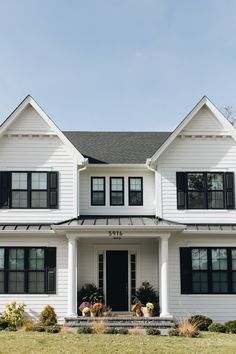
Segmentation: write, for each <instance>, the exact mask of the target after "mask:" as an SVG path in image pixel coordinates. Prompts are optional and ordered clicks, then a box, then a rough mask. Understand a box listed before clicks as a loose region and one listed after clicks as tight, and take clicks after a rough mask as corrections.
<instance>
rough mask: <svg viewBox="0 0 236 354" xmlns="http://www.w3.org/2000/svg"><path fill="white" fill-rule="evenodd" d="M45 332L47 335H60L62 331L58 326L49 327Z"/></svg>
mask: <svg viewBox="0 0 236 354" xmlns="http://www.w3.org/2000/svg"><path fill="white" fill-rule="evenodd" d="M45 330H46V332H47V333H59V332H60V331H61V327H60V326H58V325H54V326H48V327H46V328H45Z"/></svg>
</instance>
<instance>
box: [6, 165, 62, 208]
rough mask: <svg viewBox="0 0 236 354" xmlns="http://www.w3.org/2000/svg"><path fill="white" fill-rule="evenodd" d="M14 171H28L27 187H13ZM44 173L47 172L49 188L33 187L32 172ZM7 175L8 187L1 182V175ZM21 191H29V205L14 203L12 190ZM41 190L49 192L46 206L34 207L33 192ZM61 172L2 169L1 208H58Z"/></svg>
mask: <svg viewBox="0 0 236 354" xmlns="http://www.w3.org/2000/svg"><path fill="white" fill-rule="evenodd" d="M13 173H26V174H27V189H15V188H14V189H13V188H12V174H13ZM34 173H39V174H40V173H42V174H45V173H46V174H47V189H32V174H34ZM3 174H4V176H6V177H5V180H7V187H5V186H4V184H1V175H3ZM5 184H6V182H5ZM15 191H19V192H20V191H21V192H26V193H27V206H26V207H15V206H13V205H12V192H15ZM35 191H39V192H40V191H41V192H45V191H46V192H47V205H46V207H38V206H37V207H33V206H32V192H35ZM58 195H59V172H58V171H22V170H20V171H0V209H14V210H18V209H20V210H26V209H36V210H37V209H40V210H41V209H42V210H46V209H58V208H59V196H58ZM3 197H4V200H2V199H3Z"/></svg>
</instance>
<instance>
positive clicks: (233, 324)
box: [225, 320, 236, 333]
mask: <svg viewBox="0 0 236 354" xmlns="http://www.w3.org/2000/svg"><path fill="white" fill-rule="evenodd" d="M225 328H226V332H227V333H236V321H235V320H234V321H228V322H225Z"/></svg>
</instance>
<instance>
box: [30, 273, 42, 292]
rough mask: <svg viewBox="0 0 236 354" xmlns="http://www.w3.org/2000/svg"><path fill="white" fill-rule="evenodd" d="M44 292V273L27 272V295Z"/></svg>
mask: <svg viewBox="0 0 236 354" xmlns="http://www.w3.org/2000/svg"><path fill="white" fill-rule="evenodd" d="M44 292H45V274H44V272H29V293H31V294H32V293H35V294H43V293H44Z"/></svg>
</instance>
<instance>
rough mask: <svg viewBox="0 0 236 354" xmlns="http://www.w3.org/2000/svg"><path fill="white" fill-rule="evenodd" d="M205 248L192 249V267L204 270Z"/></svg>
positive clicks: (206, 266)
mask: <svg viewBox="0 0 236 354" xmlns="http://www.w3.org/2000/svg"><path fill="white" fill-rule="evenodd" d="M207 262H208V260H207V250H206V249H201V248H200V249H198V248H194V249H192V269H193V270H197V269H202V270H206V269H207V268H208V264H207Z"/></svg>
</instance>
